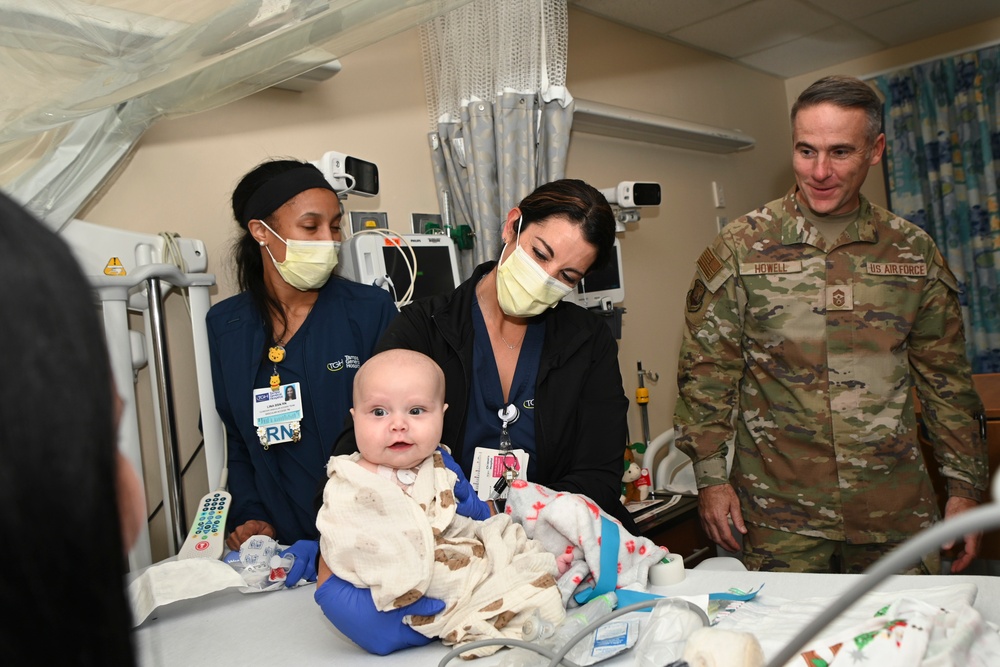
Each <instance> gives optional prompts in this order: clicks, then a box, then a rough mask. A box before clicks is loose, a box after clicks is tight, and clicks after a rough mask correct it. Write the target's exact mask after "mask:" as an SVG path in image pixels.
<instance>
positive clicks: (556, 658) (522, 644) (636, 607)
mask: <svg viewBox="0 0 1000 667" xmlns="http://www.w3.org/2000/svg"><path fill="white" fill-rule="evenodd" d="M665 599H667V598H665V597H657V598H650V599H649V600H640V601H639V602H634V603H632V604H630V605H626V606H624V607H619V608H618V609H615V610H614V611H613V612H611V613H609V614H605V615H604V616H602V617H601V618H599V619H597V620H596V621H594V622H593V623H590V624H589V625H587V627H585V628H582V629H581V630H580V631H579V632H578V633H576V634H575V635H573V636H572V637H570V639H569V641H568V642H567V643H566V645H565V646H563V647H562V649H561V650H560V651H559V652H558V653H554V652H552V651H550V650H548V649H547V648H545V647H544V646H539V645H538V644H535V643H534V642H526V641H524V640H521V639H508V638H501V639H481V640H479V641H474V642H469V643H468V644H463V645H462V646H457V647H455V648H453V649H452V650H451V651H449V652H448V653H447V654H445V656H444V657H443V658H441V660H440V661H439V662H438V667H445V666H446V665H447V664H448V663H449V662H451V661H452V660H453V659H454V658H456V657H458V656H459V655H461V654H462V653H465V652H466V651H471V650H472V649H475V648H479V647H480V646H517V647H519V648H523V649H526V650H528V651H534V652H535V653H537V654H539V655H542V656H544V657H546V658H549V659H550V661H549V664H548V665H547V667H558V666H559V665H562V666H563V667H580V665H577V664H576V663H575V662H573V661H571V660H567V659H566V654H567V653H569V651H570V649H572V648H573V647H574V646H575V645H576V644H577V642H579V641H580V640H581V639H583V638H584V637H586V636H587V635H589V634H590V633H591V632H593V631H594V630H596V629H597V628H599V627H601V626H602V625H604V624H605V623H607V622H609V621H613V620H614V619H616V618H618V617H619V616H624V615H625V614H628V613H631V612H633V611H642V610H643V609H647V608H649V607H653V606H655V605H656V603H657V602H659V601H660V600H665ZM674 599H676V600H678V601H680V602H683V603H684V604H686V605H687V606H688V607H689V608H690V609H691V610H693V611H694V612H695V613H697V614H698V615H699V616H700V617H701V620H702V622H703V623H704V624H705V625H706V626H708V625H710V623H711V621H710V620H709V618H708V614H707V613H706V612H705V610H704V609H702V608H701V607H699V606H698V605H696V604H694V603H693V602H691V601H690V600H684V599H683V598H674Z"/></svg>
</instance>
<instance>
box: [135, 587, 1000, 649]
mask: <svg viewBox="0 0 1000 667" xmlns="http://www.w3.org/2000/svg"><path fill="white" fill-rule="evenodd" d="M685 574H686V577H685V580H684V581H683V582H681V583H679V584H675V585H673V586H663V587H651V588H650V591H651V592H653V593H658V594H661V595H697V594H704V593H713V592H721V591H725V590H728V589H729V588H731V587H736V588H740V589H742V590H751V589H755V588H757V587H758V586H760V585H761V584H764V588H763V589H762V590H761V592H760V593H759V596H764V597H766V596H774V597H777V598H785V599H790V600H800V599H804V598H813V597H831V596H835V595H837V594H838V593H840V592H843V591H844V590H846V589H847V588H849V587H850V586H851V585H852V584H854V583H855V582H856V581H857V579H858V578H859V577H860V576H862V575H847V574H788V573H775V572H734V571H718V570H708V569H693V570H687V571H686V573H685ZM961 583H973V584H975V585H976V586H977V590H978V593H977V595H976V600H975V605H974V606H975V608H976V609H977V610H978V611H979V612H980V613H981V614H982V615H983V617H984V618H985V619H986V620H988V621H991V622H993V623H995V624H998V625H1000V577H990V576H961V575H949V576H893V577H890V578H888V579H886V580H885V581H883V582H882V583H880V584H879V585H878V586H877V587H876V589H875V590H884V591H892V590H913V589H919V588H932V587H940V586H948V585H952V584H961ZM313 592H314V586H312V585H307V586H301V587H298V588H295V589H290V590H278V591H271V592H265V593H250V594H247V593H241V592H239V591H238V590H236V589H229V590H225V591H221V592H218V593H213V594H211V595H208V596H205V597H201V598H198V599H195V600H185V601H183V602H176V603H173V604H170V605H166V606H165V607H161V608H159V609H156V610H155V611H154V612H153V613H152V614H150V616H149V618H147V619H146V620H145V621H144V622H143V623H142V625H140V626H139V627H138V628H136V630H135V631H134V638H135V644H136V649H137V652H138V655H139V664H140V665H142V666H143V667H170V666H173V665H178V666H180V665H184V666H197V665H265V664H271V665H282V666H288V667H308V666H311V665H324V666H328V665H362V666H363V665H379V666H380V667H396V666H400V667H402V666H404V665H405V666H407V667H416V666H423V665H428V666H435V665H437V664H438V662H439V661H440V660H441V658H442V657H443V656H444V655H445V654H446V653H447V652H448V650H449V649H448V648H447V647H444V646H443V645H442V644H441V643H440V642H434V643H432V644H429V645H428V646H423V647H420V648H414V649H409V650H406V651H400V652H397V653H394V654H392V655H389V656H385V657H381V656H375V655H370V654H368V653H366V652H365V651H364V650H363V649H361V648H359V647H357V646H356V645H355V644H354V643H352V642H351V641H350V640H348V639H346V638H345V637H344V636H343V635H342V634H340V633H339V632H338V631H337V630H336V629H335V628H334V627H333V626H332V625H331V624H330V622H329V621H327V620H326V618H325V617H324V616H323V614H322V612H321V611H320V609H319V607H318V606H317V605H316V603H315V602H314V601H313ZM761 599H763V597H761ZM809 620H811V619H809V618H803V619H802V625H803V626H804V625H805V624H806V623H807V622H808V621H809ZM498 660H499V654H498V655H494V656H491V657H488V658H482V659H479V660H476V661H474V662H468V661H461V660H458V659H456V660H454V661H452V662H451V663H449V665H455V666H457V665H463V664H475V665H477V666H480V667H485V666H487V665H494V664H496V662H497V661H498ZM632 661H633V659H632V657H631V656H630V655H629V654H627V653H626V654H622V655H620V656H616V657H615V658H613V659H611V660H608V661H605V662H603V663H600V664H603V665H609V667H610V665H631V664H632Z"/></svg>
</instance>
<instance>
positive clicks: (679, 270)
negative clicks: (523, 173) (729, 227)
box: [567, 12, 792, 442]
mask: <svg viewBox="0 0 1000 667" xmlns="http://www.w3.org/2000/svg"><path fill="white" fill-rule="evenodd" d="M569 34H570V39H569V69H568V71H567V87H568V88H569V90H570V91H571V92H572V94H573V95H574V96H576V97H579V98H582V99H587V100H593V101H596V102H603V103H605V104H613V105H616V106H622V107H629V108H633V109H638V110H640V111H644V112H648V113H655V114H660V115H663V116H670V117H673V118H678V119H681V120H685V121H693V122H698V123H704V124H706V125H713V126H717V127H722V128H727V129H737V130H740V131H742V132H744V133H746V134H748V135H750V136H752V137H753V138H754V139H755V140H756V145H755V147H754V148H753V149H751V150H749V151H746V152H742V153H734V154H728V155H717V154H713V153H703V152H698V151H693V150H686V149H679V148H671V147H668V146H654V145H645V144H641V143H638V142H634V141H627V140H623V139H613V138H606V137H599V136H596V135H588V134H583V133H579V132H575V133H574V134H573V138H572V143H571V144H570V154H569V163H568V165H567V175H568V176H573V177H578V178H583V179H584V180H586V181H588V182H591V183H593V184H594V185H596V186H598V187H610V186H612V185H614V184H616V183H618V182H619V181H657V182H659V183H660V185H661V187H662V193H663V196H662V204H661V205H660V206H659V207H657V208H649V209H643V210H642V219H641V220H640V221H639V222H638V223H635V224H630V225H629V226H628V229H627V230H626V232H625V233H624V234H620V235H619V240H620V242H621V245H622V261H623V264H624V267H625V291H626V295H625V303H624V304H623V305H624V307H625V309H626V312H625V315H624V318H623V320H624V323H623V327H622V338H621V341H620V347H619V362H620V365H621V369H622V376H623V379H624V381H625V391H626V394H628V396H629V398H630V400H632V408H631V409H630V414H629V432H630V437H631V441H632V442H639V441H641V440H642V428H641V420H640V415H641V412H640V409H639V407H638V406H637V405H636V403H635V389H636V387H637V386H638V373H637V363H638V362H641V363H642V367H643V369H645V370H650V371H654V372H656V373H658V374H659V381H658V382H657V383H655V384H651V383H650V382H649V381H648V380H647V381H646V382H645V385H646V388H647V389H648V390H649V396H650V401H649V406H648V417H649V427H650V435H651V437H655V436H656V435H658V434H659V433H661V432H662V431H664V430H665V429H667V428H670V427H671V425H672V424H673V408H674V403H675V401H676V396H677V385H676V372H677V353H678V350H679V348H680V339H681V330H682V326H683V322H684V296H685V294H686V293H687V290H688V287H689V283H690V281H691V278H692V275H693V273H694V262H695V259H696V258H697V257H698V255H699V254H701V252H702V251H703V250H704V249H705V247H706V246H708V244H709V243H710V242H711V240H712V238H713V237H714V236H715V234H716V233H717V232H718V228H717V223H716V216H719V215H722V216H726V217H729V218H734V217H736V216H738V215H741V214H742V213H745V212H746V211H748V210H751V209H753V208H755V207H756V206H758V205H760V204H761V203H764V202H766V201H769V200H771V199H774V198H776V197H779V196H780V195H781V194H783V193H784V191H785V190H786V189H787V188H788V187H790V185H791V183H792V175H791V171H790V169H789V168H788V166H787V165H788V159H787V155H788V147H789V144H790V133H789V126H788V120H787V111H786V105H785V93H784V82H783V81H782V80H781V79H778V78H776V77H772V76H768V75H765V74H761V73H759V72H755V71H753V70H749V69H747V68H744V67H742V66H739V65H735V64H732V63H730V62H727V61H723V60H720V59H717V58H714V57H712V56H708V55H706V54H703V53H701V52H698V51H694V50H691V49H688V48H685V47H682V46H679V45H676V44H673V43H669V42H665V41H663V40H660V39H657V38H655V37H651V36H649V35H646V34H642V33H638V32H636V31H633V30H629V29H627V28H623V27H620V26H616V25H614V24H611V23H608V22H606V21H603V20H601V19H598V18H596V17H594V16H592V15H589V14H584V13H572V12H571V13H570V30H569ZM712 181H716V182H718V183H720V184H722V186H723V190H724V192H725V198H726V207H725V208H723V209H716V208H714V205H713V199H712Z"/></svg>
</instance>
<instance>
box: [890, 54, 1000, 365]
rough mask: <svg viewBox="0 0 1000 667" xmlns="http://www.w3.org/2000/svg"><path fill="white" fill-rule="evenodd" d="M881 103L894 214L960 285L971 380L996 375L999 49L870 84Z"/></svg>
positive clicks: (999, 326)
mask: <svg viewBox="0 0 1000 667" xmlns="http://www.w3.org/2000/svg"><path fill="white" fill-rule="evenodd" d="M872 83H874V84H875V85H876V86H877V87H878V89H879V90H880V91H881V92H882V94H883V95H884V97H885V134H886V171H887V175H888V188H887V190H888V197H889V206H890V208H891V209H892V210H893V212H894V213H896V214H897V215H900V216H902V217H904V218H906V219H908V220H911V221H913V222H914V223H916V224H917V225H919V226H920V227H922V228H923V229H924V230H925V231H927V232H928V233H929V234H930V235H931V236H932V237H934V240H935V242H936V243H937V244H938V247H939V248H940V250H941V252H942V253H943V254H944V256H945V258H946V259H947V261H948V265H949V267H950V268H951V270H952V271H953V272H954V273H955V276H956V277H957V278H958V281H959V284H960V287H961V294H960V297H959V299H960V301H961V304H962V317H963V319H964V322H965V331H966V337H967V340H968V355H969V359H970V360H971V362H972V367H973V372H976V373H995V372H1000V212H998V183H997V176H998V174H1000V46H991V47H989V48H983V49H980V50H977V51H974V52H970V53H965V54H962V55H958V56H953V57H947V58H942V59H940V60H936V61H933V62H929V63H923V64H918V65H915V66H912V67H909V68H906V69H901V70H898V71H895V72H892V73H890V74H885V75H882V76H878V77H876V78H874V79H873V81H872Z"/></svg>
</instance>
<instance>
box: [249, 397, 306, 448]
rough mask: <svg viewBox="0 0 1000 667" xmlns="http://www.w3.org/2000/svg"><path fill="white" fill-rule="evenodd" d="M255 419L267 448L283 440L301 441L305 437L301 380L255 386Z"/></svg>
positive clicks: (262, 443)
mask: <svg viewBox="0 0 1000 667" xmlns="http://www.w3.org/2000/svg"><path fill="white" fill-rule="evenodd" d="M253 423H254V426H255V427H256V428H257V438H258V439H259V440H260V444H261V445H262V446H263V447H264V449H267V448H268V447H270V446H271V445H274V444H278V443H281V442H298V441H299V440H300V439H301V438H302V430H301V423H302V398H301V394H300V391H299V383H298V382H293V383H292V384H285V385H278V387H277V389H271V388H270V387H262V388H260V389H254V390H253Z"/></svg>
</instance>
